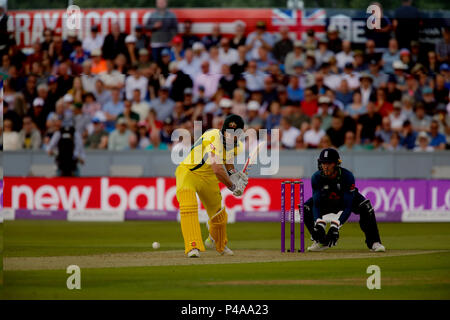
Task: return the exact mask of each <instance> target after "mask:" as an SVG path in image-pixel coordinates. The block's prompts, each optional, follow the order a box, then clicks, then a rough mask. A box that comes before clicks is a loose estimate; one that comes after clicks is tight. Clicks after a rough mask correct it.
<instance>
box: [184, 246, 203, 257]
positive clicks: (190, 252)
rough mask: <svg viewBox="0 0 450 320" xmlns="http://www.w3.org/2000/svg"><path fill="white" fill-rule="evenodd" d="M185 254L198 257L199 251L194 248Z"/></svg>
mask: <svg viewBox="0 0 450 320" xmlns="http://www.w3.org/2000/svg"><path fill="white" fill-rule="evenodd" d="M187 256H188V257H189V258H200V251H199V250H198V249H195V248H194V249H192V250H191V251H189V252H188V254H187Z"/></svg>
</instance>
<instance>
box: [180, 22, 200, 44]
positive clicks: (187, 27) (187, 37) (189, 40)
mask: <svg viewBox="0 0 450 320" xmlns="http://www.w3.org/2000/svg"><path fill="white" fill-rule="evenodd" d="M183 24H184V32H183V33H182V35H181V37H182V38H183V47H184V48H185V49H188V48H192V46H193V45H194V43H195V42H198V41H200V39H199V38H198V37H197V36H196V35H195V34H193V33H192V20H184V23H183Z"/></svg>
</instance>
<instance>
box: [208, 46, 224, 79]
mask: <svg viewBox="0 0 450 320" xmlns="http://www.w3.org/2000/svg"><path fill="white" fill-rule="evenodd" d="M209 72H210V73H212V74H218V75H219V76H220V74H221V72H222V61H220V58H219V48H218V47H217V46H211V47H210V48H209Z"/></svg>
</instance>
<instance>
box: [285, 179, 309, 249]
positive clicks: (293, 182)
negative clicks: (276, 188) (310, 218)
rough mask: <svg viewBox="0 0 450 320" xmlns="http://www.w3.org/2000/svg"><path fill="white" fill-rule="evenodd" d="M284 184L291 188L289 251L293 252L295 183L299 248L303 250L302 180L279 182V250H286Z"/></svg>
mask: <svg viewBox="0 0 450 320" xmlns="http://www.w3.org/2000/svg"><path fill="white" fill-rule="evenodd" d="M286 185H290V188H291V206H290V219H289V220H290V224H291V232H290V234H291V243H290V244H291V247H290V252H295V185H299V203H298V205H299V215H300V250H299V252H305V232H304V230H305V226H304V217H303V204H304V199H303V198H304V185H303V181H283V182H281V214H280V220H281V252H286Z"/></svg>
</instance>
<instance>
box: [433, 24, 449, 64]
mask: <svg viewBox="0 0 450 320" xmlns="http://www.w3.org/2000/svg"><path fill="white" fill-rule="evenodd" d="M442 35H443V37H444V39H442V40H440V41H439V42H438V43H436V53H437V60H438V61H439V62H441V63H448V62H449V58H450V27H449V26H446V27H444V28H442Z"/></svg>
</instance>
